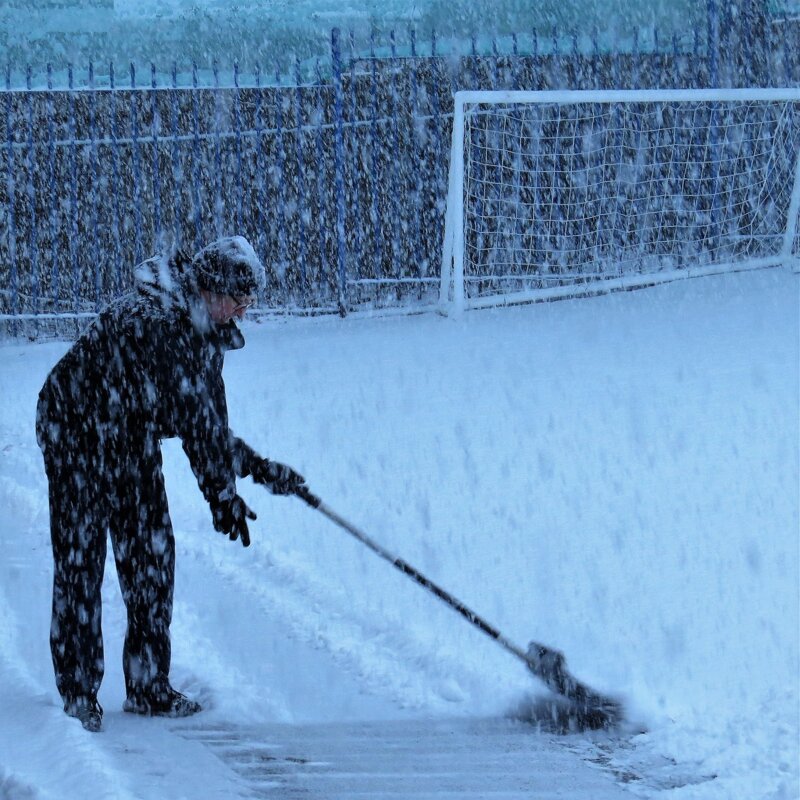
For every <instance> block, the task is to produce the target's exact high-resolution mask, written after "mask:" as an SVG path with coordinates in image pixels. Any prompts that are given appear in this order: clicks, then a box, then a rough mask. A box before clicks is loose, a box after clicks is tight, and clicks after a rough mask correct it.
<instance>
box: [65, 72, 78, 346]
mask: <svg viewBox="0 0 800 800" xmlns="http://www.w3.org/2000/svg"><path fill="white" fill-rule="evenodd" d="M67 85H68V87H69V113H68V119H67V126H68V127H67V130H68V139H69V154H70V162H69V216H70V236H69V243H68V247H69V260H70V267H71V269H72V308H73V311H74V312H75V314H77V313H78V312H79V311H80V299H81V276H80V265H79V263H78V235H79V234H78V145H77V142H76V131H75V84H74V79H73V72H72V64H69V65H68V66H67ZM78 330H79V324H78V320H77V317H76V319H75V332H76V333H77V332H78Z"/></svg>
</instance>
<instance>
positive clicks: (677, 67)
mask: <svg viewBox="0 0 800 800" xmlns="http://www.w3.org/2000/svg"><path fill="white" fill-rule="evenodd" d="M672 60H673V68H672V88H673V89H677V88H678V87H679V86H680V85H681V73H682V71H683V70H682V68H681V48H680V43H679V42H678V34H677V33H673V34H672Z"/></svg>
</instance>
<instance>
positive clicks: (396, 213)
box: [389, 30, 403, 279]
mask: <svg viewBox="0 0 800 800" xmlns="http://www.w3.org/2000/svg"><path fill="white" fill-rule="evenodd" d="M389 48H390V52H391V74H390V77H389V94H390V99H391V105H390V108H391V111H390V113H389V117H390V119H391V125H392V153H393V154H394V157H393V158H392V159H391V169H392V189H391V196H390V198H389V199H390V206H391V216H392V275H394V277H395V278H397V279H399V278H400V277H402V274H403V261H402V253H401V248H402V243H401V240H400V231H401V230H402V220H401V212H400V191H401V190H400V120H399V119H398V116H399V111H398V105H399V103H398V101H397V69H398V67H399V62H398V60H397V41H396V39H395V32H394V30H392V31H389Z"/></svg>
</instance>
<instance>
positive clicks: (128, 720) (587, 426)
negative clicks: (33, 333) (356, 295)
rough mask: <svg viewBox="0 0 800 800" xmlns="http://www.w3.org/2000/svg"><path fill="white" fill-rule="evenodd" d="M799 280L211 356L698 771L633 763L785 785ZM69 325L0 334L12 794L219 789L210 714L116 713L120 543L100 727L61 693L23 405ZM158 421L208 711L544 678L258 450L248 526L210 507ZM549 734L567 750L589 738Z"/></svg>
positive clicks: (271, 443)
mask: <svg viewBox="0 0 800 800" xmlns="http://www.w3.org/2000/svg"><path fill="white" fill-rule="evenodd" d="M798 280H799V279H798V276H797V275H793V274H792V273H790V272H788V271H784V270H769V271H762V272H755V273H749V274H740V275H728V276H723V277H715V278H704V279H699V280H692V281H685V282H680V283H675V284H671V285H665V286H662V287H659V288H654V289H649V290H644V291H639V292H631V293H622V294H615V295H609V296H605V297H599V298H594V299H582V300H574V301H562V302H558V303H552V304H544V305H537V306H528V307H521V308H516V309H505V310H496V311H484V312H473V313H469V314H466V315H464V316H463V317H462V318H460V319H457V320H454V319H445V318H441V317H437V316H433V315H430V316H416V317H405V318H391V319H390V318H383V319H371V320H370V319H348V320H344V321H342V320H338V319H335V320H334V319H324V320H295V321H290V322H265V323H263V324H256V323H246V324H245V326H244V327H245V334H246V336H247V339H248V345H247V347H246V348H245V349H244V350H243V351H238V352H234V353H231V354H229V356H228V358H227V363H226V367H225V370H226V372H225V374H226V381H227V385H228V401H229V407H230V411H231V417H232V427H233V428H234V430H235V431H236V432H237V433H238V434H239V435H241V436H243V437H244V438H246V439H247V440H249V441H250V442H251V443H252V444H253V445H254V446H255V447H256V448H257V449H259V450H261V451H262V452H263V453H264V454H266V455H269V456H271V457H273V458H276V459H278V460H284V461H286V462H288V463H290V464H292V465H294V466H295V467H297V468H298V469H300V470H301V471H302V472H303V473H304V474H305V475H306V477H307V479H308V481H309V484H310V486H311V488H312V489H313V490H314V491H316V492H317V493H318V494H319V495H320V496H321V497H322V498H323V499H324V500H325V501H326V502H327V503H328V504H329V505H330V506H332V507H333V508H334V509H336V510H337V511H339V512H340V513H341V514H342V515H344V516H345V517H347V518H348V519H351V520H352V521H353V522H354V523H356V524H357V525H359V526H360V527H363V528H364V529H365V530H366V531H368V532H369V533H371V535H373V536H374V537H375V538H376V539H378V540H379V541H380V542H382V543H383V544H384V545H385V546H387V547H389V548H390V549H392V550H394V551H396V552H397V553H398V554H400V555H402V556H403V557H404V558H406V559H407V560H408V561H410V562H411V563H412V564H414V565H415V566H417V567H418V568H420V569H421V570H422V571H423V572H425V573H427V574H428V575H430V577H431V578H433V579H434V580H437V581H438V582H440V583H442V584H443V585H444V586H445V587H447V588H448V589H450V590H451V591H452V592H453V593H455V594H456V595H457V596H458V597H460V598H461V599H462V600H464V601H465V602H467V603H468V604H469V605H470V606H472V607H473V608H474V609H475V610H477V611H478V612H479V613H482V614H483V615H485V616H486V617H487V618H488V619H489V621H491V622H493V623H494V624H496V625H497V626H498V627H499V628H500V629H501V630H502V631H503V632H504V633H506V634H507V635H508V636H509V637H510V638H511V639H512V640H515V641H517V642H519V643H520V644H523V645H524V644H525V643H526V642H527V641H528V640H529V639H531V638H535V639H537V640H539V641H542V642H546V643H548V644H551V645H553V646H556V647H559V648H561V649H563V650H564V652H565V653H566V654H567V656H568V659H569V664H570V666H571V668H572V670H573V671H574V672H575V673H576V674H577V675H578V676H579V677H581V678H582V679H584V680H586V681H587V682H589V683H590V684H593V685H595V686H597V687H598V688H600V689H603V690H607V691H610V692H614V693H618V694H620V695H621V696H623V697H624V698H625V699H626V701H627V703H628V706H629V708H630V710H631V716H632V717H633V718H634V719H635V720H636V721H637V723H639V724H642V725H645V726H646V727H647V729H648V732H647V733H646V734H643V735H638V736H634V737H633V738H632V739H631V740H630V741H626V743H625V747H624V748H620V751H619V752H618V753H616V754H615V755H614V756H613V757H614V758H616V759H617V760H621V761H623V762H624V760H625V759H626V758H627V759H629V760H631V761H632V762H633V761H636V762H637V763H643V764H647V763H655V762H656V760H657V759H661V761H660V762H659V763H662V764H663V763H666V764H668V765H672V767H673V769H674V772H675V774H676V775H677V774H681V775H686V776H690V778H691V776H695V778H696V779H697V780H700V779H701V778H705V780H703V781H702V782H700V783H689V785H686V786H684V787H683V788H676V789H664V790H657V789H655V788H654V785H655V784H654V783H653V782H648V781H647V780H646V779H645V780H639V781H633V782H631V783H629V784H627V789H628V790H629V791H632V792H633V793H635V794H638V795H643V796H659V797H661V796H663V797H665V798H666V797H668V798H670V800H672V799H673V798H675V800H677V799H678V798H680V799H681V800H683V798H709V799H711V798H714V800H717V799H718V800H722V798H747V800H757V799H759V798H773V800H778V798H781V799H782V800H791V799H792V798H796V797H798V796H799V795H800V785H799V783H798V781H799V779H798V755H799V753H798V736H799V735H800V724H799V723H798V715H799V712H798V670H799V668H800V663H799V661H800V659H799V657H798V652H799V649H800V642H799V641H798V630H799V629H800V620H799V619H798V608H799V607H800V597H799V595H798V587H799V586H800V574H799V565H800V558H799V554H798V526H799V513H798V505H799V501H798V494H799V490H798V485H799V481H800V477H799V474H798V473H799V470H798V442H799V441H800V431H799V430H798V410H799V408H800V387H799V385H798V363H799V362H800V352H799V344H798V342H799V340H800V332H799V330H798V325H799V323H798V316H799V314H798ZM66 347H67V344H65V343H57V342H55V343H54V342H50V343H41V344H16V343H15V344H8V343H7V344H4V345H2V346H0V402H1V403H2V415H0V553H2V556H1V557H0V798H3V799H4V800H5V799H6V798H15V799H16V798H39V797H41V798H49V797H53V798H84V797H92V798H99V797H108V798H112V797H113V798H156V797H229V796H233V791H232V789H231V787H235V786H238V785H239V784H237V783H236V782H235V780H237V779H236V776H235V775H234V774H233V772H231V770H230V769H229V767H228V766H226V765H225V762H224V761H222V760H220V759H217V758H216V757H215V756H214V755H213V754H212V753H211V750H210V748H209V745H208V743H207V742H206V743H205V744H204V743H203V741H202V738H203V736H202V735H199V738H192V737H191V736H187V735H181V734H180V729H179V727H180V726H179V725H177V723H175V722H174V721H165V720H146V719H140V718H132V717H130V716H129V715H124V714H123V713H122V712H121V710H120V707H121V704H122V700H123V694H124V693H123V684H122V674H121V673H122V671H121V663H120V662H121V643H122V637H123V632H124V612H123V607H122V603H121V599H120V595H119V589H118V587H117V584H116V577H115V574H114V567H113V562H109V564H108V569H107V574H106V582H105V586H104V599H105V603H104V610H105V614H104V619H103V626H104V631H105V640H106V665H107V666H106V678H105V681H104V683H103V687H102V690H101V693H100V700H101V703H102V704H103V705H104V706H105V708H106V716H105V728H106V730H105V731H104V732H103V733H101V734H98V735H92V734H89V733H86V732H84V731H83V730H82V729H81V727H80V725H79V724H78V723H77V722H76V721H74V720H70V719H68V718H67V717H65V716H64V715H63V714H62V712H61V710H60V706H59V704H58V698H57V695H56V692H55V688H54V684H53V678H52V673H51V665H50V656H49V649H48V629H49V602H50V581H51V562H50V552H49V536H48V512H47V488H46V480H45V476H44V471H43V468H42V463H41V459H40V455H39V451H38V449H37V446H36V441H35V436H34V431H33V422H34V409H35V403H36V395H37V392H38V390H39V387H40V385H41V383H42V381H43V379H44V377H45V375H46V373H47V371H48V370H49V368H50V367H51V366H52V365H53V364H54V363H55V361H56V360H57V359H58V358H59V357H60V355H61V354H62V353H63V352H64V351H65V349H66ZM164 450H165V471H166V475H167V481H168V492H169V496H170V503H171V510H172V515H173V521H174V525H175V529H176V537H177V540H178V569H177V583H176V607H175V615H174V624H173V678H174V682H175V684H176V685H177V686H178V687H179V688H181V689H183V690H185V691H187V692H188V693H190V694H193V695H194V696H197V697H199V698H200V699H201V700H203V701H204V703H205V704H206V706H207V708H208V710H207V711H206V712H204V713H203V714H202V715H200V716H199V717H197V718H194V720H192V723H193V724H197V725H204V726H210V727H209V728H208V729H209V730H212V729H215V728H214V726H216V727H217V728H219V729H223V730H224V729H226V726H250V727H251V728H259V726H261V727H262V728H264V726H272V727H270V728H269V730H270V731H271V735H272V736H273V738H274V737H280V730H285V731H287V733H286V737H287V738H291V736H290V734H289V733H288V732H290V731H293V730H296V729H295V728H293V727H284V728H281V727H280V724H288V725H291V726H299V725H311V724H312V723H314V724H316V723H331V724H332V730H334V731H335V730H336V728H337V725H341V726H342V728H343V729H344V726H345V725H350V726H352V725H354V724H364V725H372V724H373V722H374V721H376V720H387V721H393V722H392V724H393V725H395V726H397V725H401V724H405V723H403V721H404V720H405V721H406V722H408V723H409V724H410V722H411V721H415V720H416V721H419V720H422V719H428V718H430V719H433V718H436V719H439V720H442V719H453V718H455V719H462V720H475V719H478V718H497V717H502V716H503V715H507V714H508V713H509V712H511V711H513V709H514V708H516V707H517V706H519V704H520V703H524V701H525V700H526V698H528V697H529V696H530V695H531V694H532V693H537V692H539V691H542V690H541V688H540V687H538V686H537V684H536V681H535V680H534V679H533V678H532V677H531V676H530V675H529V674H528V673H527V672H526V670H525V669H524V667H523V666H522V665H520V664H519V663H517V662H516V661H515V660H514V659H513V658H511V657H510V656H508V655H507V654H506V653H505V652H504V651H502V650H501V649H500V648H498V647H497V646H496V645H494V644H493V643H492V642H491V641H490V640H489V639H487V638H486V637H484V636H482V635H481V634H480V633H479V632H477V631H475V630H474V629H472V628H471V627H470V626H468V625H467V624H466V623H464V621H463V620H461V619H460V618H459V617H458V616H457V615H455V614H454V613H453V612H452V611H451V610H450V609H448V608H446V607H445V606H444V605H442V604H439V603H437V602H436V600H435V599H433V598H431V596H430V595H428V594H427V593H425V592H423V591H422V590H420V589H419V588H418V587H416V586H414V585H413V584H412V583H411V582H410V581H408V580H407V579H405V578H404V577H403V576H402V575H400V574H399V573H397V572H396V571H394V570H392V569H391V567H390V566H389V565H387V564H386V563H385V562H383V561H381V560H379V559H377V558H376V557H375V556H374V555H373V554H372V553H370V552H369V551H368V550H366V548H364V547H363V545H360V544H359V543H358V542H356V541H355V540H353V539H351V538H350V537H348V536H347V535H346V534H344V533H343V532H341V531H340V530H338V529H337V528H336V527H335V526H333V525H332V524H331V523H330V522H329V521H327V520H326V519H325V518H324V517H323V516H322V515H320V514H317V513H315V512H313V511H312V510H310V509H309V508H307V507H305V506H304V505H303V504H302V503H301V502H299V501H297V500H293V499H287V498H274V497H272V496H270V495H268V494H266V493H265V492H263V490H259V489H258V487H254V486H252V484H250V483H249V482H247V481H244V482H242V485H241V491H242V493H243V495H244V496H245V497H246V498H247V499H248V501H249V502H250V504H251V505H252V506H253V508H254V509H256V510H257V511H258V513H259V519H258V521H257V522H256V523H254V525H253V527H252V537H253V545H252V547H250V548H249V549H247V550H245V549H243V548H241V546H240V545H239V544H238V543H235V544H234V543H231V542H229V541H228V540H227V539H226V538H224V537H222V536H220V535H219V534H216V533H215V532H214V531H213V529H212V527H211V521H210V515H209V512H208V509H207V508H206V507H205V506H204V504H203V501H202V498H201V496H200V493H199V491H198V489H197V487H196V484H195V482H194V479H193V477H192V475H191V472H190V470H189V467H188V465H187V463H186V461H185V458H184V456H183V453H182V451H181V449H180V447H179V445H178V444H177V443H176V442H168V443H165V446H164ZM437 724H438V723H437ZM387 725H388V722H387ZM264 729H266V728H264ZM176 730H177V732H176ZM308 730H311V728H308ZM314 730H316V728H315V729H314ZM372 730H374V726H373V728H372ZM503 735H505V733H504V734H503ZM522 735H523V734H521V733H520V736H522ZM470 741H472V742H473V746H474V747H476V748H477V749H476V753H475V758H476V759H477V758H478V757H479V755H480V753H479V752H478V751H479V750H480V747H481V744H480V743H481V741H482V740H481V737H480V736H477V737H475V738H473V739H471V740H470ZM487 741H488V738H487ZM631 745H632V748H631ZM309 746H310V745H309ZM393 746H394V745H393ZM563 746H564V747H565V748H568V749H569V752H572V753H575V752H577V753H579V754H580V752H581V748H582V747H583V739H582V737H580V736H577V737H576V736H573V737H567V740H565V742H564V745H563ZM375 749H376V748H375V747H374V746H373V748H372V750H373V751H374V750H375ZM378 749H381V748H378ZM386 752H392V751H390V750H387V751H386ZM386 752H384V753H383V757H384V760H385V758H386ZM397 752H398V753H399V751H397ZM504 752H505V753H506V755H507V753H508V750H507V749H506V750H504ZM521 757H522V756H521ZM399 758H400V756H399V755H398V759H399ZM398 763H399V762H398ZM465 763H466V762H465ZM525 763H528V762H525ZM576 763H580V762H579V761H577V760H576ZM530 769H531V771H532V772H533V771H535V769H536V763H535V761H534V760H531V761H530ZM564 770H565V771H567V772H568V771H569V768H568V766H567V767H565V768H564ZM714 775H716V777H715V778H713V779H711V776H714ZM564 777H565V779H566V778H567V777H568V776H566V774H565V776H564ZM603 779H604V780H607V781H608V776H607V775H604V776H603ZM554 780H555V783H554V784H553V796H555V794H556V792H557V791H558V790H559V788H558V787H559V785H558V782H557V776H556V778H554ZM675 782H681V781H678V780H676V781H675ZM566 785H567V784H566V783H565V784H564V786H566ZM608 785H609V786H611V785H612V784H610V782H609V784H608ZM304 796H306V795H304ZM311 796H319V797H325V796H326V795H325V792H324V791H322V792H321V793H317V794H316V795H314V794H313V793H312V794H311ZM396 796H397V795H396ZM543 796H548V795H547V794H545V795H543ZM559 796H561V795H559ZM565 796H575V797H577V796H582V797H585V796H587V795H586V794H585V792H584V793H583V794H578V793H575V794H574V795H569V794H568V793H567V794H566V795H565ZM598 796H599V795H598Z"/></svg>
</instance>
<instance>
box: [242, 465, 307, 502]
mask: <svg viewBox="0 0 800 800" xmlns="http://www.w3.org/2000/svg"><path fill="white" fill-rule="evenodd" d="M250 474H251V475H252V476H253V480H254V481H255V482H256V483H260V484H263V485H264V486H266V487H267V489H269V490H270V491H271V492H272V494H294V493H295V492H296V491H297V490H298V489H299V488H300V487H301V486H303V485H304V484H305V482H306V479H305V478H304V477H303V476H302V475H301V474H300V473H299V472H295V471H294V470H293V469H292V468H291V467H287V466H286V464H279V463H278V462H277V461H270V460H269V459H268V458H262V459H259V460H258V461H256V462H255V464H253V466H252V467H251V469H250Z"/></svg>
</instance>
